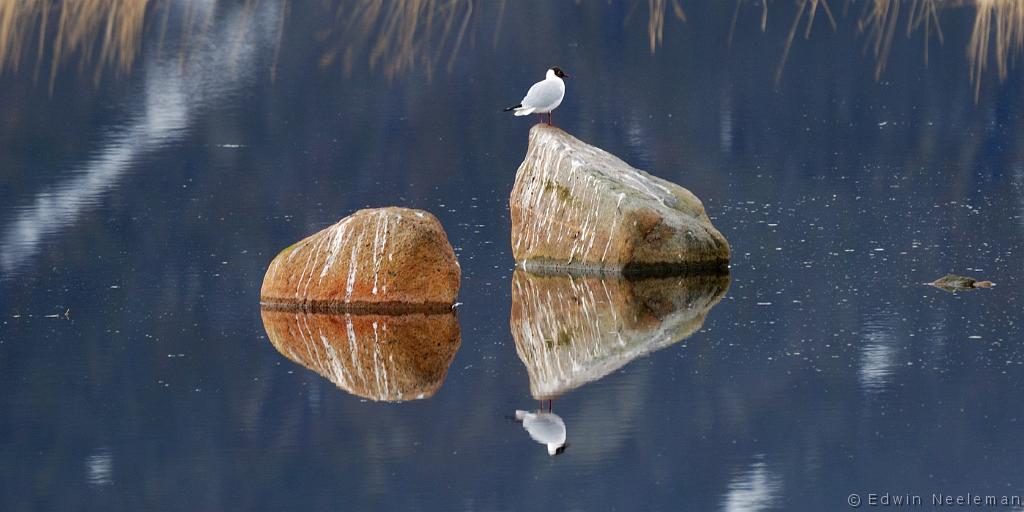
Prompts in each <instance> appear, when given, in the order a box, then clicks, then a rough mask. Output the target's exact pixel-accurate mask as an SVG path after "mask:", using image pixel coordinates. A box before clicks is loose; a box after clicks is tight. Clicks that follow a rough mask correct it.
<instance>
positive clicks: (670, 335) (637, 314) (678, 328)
mask: <svg viewBox="0 0 1024 512" xmlns="http://www.w3.org/2000/svg"><path fill="white" fill-rule="evenodd" d="M728 288H729V276H728V275H709V276H680V277H664V278H648V279H637V280H626V279H616V278H613V277H600V276H571V275H535V274H531V273H529V272H525V271H522V270H518V269H517V270H516V271H515V275H514V276H513V277H512V319H511V321H510V323H511V326H512V338H513V339H514V340H515V343H516V352H517V353H518V354H519V359H521V360H522V361H523V364H524V365H526V371H527V373H528V374H529V375H530V394H532V395H533V397H534V398H536V399H538V400H547V399H551V398H556V397H558V396H559V395H562V394H564V393H566V392H568V391H571V390H573V389H575V388H578V387H580V386H582V385H584V384H586V383H588V382H592V381H595V380H598V379H600V378H602V377H604V376H606V375H608V374H610V373H612V372H614V371H615V370H618V369H619V368H621V367H622V366H624V365H626V364H628V363H629V362H630V361H632V360H634V359H636V358H637V357H640V356H643V355H646V354H648V353H651V352H653V351H655V350H659V349H662V348H665V347H667V346H669V345H671V344H673V343H678V342H680V341H682V340H684V339H686V338H688V337H690V336H691V335H693V333H695V332H697V330H699V329H700V328H701V326H702V325H703V324H704V318H705V317H706V316H707V314H708V311H710V310H711V308H713V307H714V306H715V305H716V304H718V301H720V300H721V299H722V297H723V296H724V295H725V292H726V290H728Z"/></svg>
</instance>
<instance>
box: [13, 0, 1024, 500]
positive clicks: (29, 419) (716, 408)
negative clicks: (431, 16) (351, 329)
mask: <svg viewBox="0 0 1024 512" xmlns="http://www.w3.org/2000/svg"><path fill="white" fill-rule="evenodd" d="M131 3H132V2H125V4H126V5H127V4H131ZM372 3H374V2H363V3H358V2H357V3H353V4H347V3H339V4H334V5H328V6H327V7H324V4H321V3H316V2H314V3H311V4H317V5H307V3H288V4H285V3H283V2H282V1H274V0H261V1H258V2H255V1H253V2H228V1H221V2H189V1H185V0H167V1H164V2H158V3H153V2H151V3H150V4H149V5H148V6H144V9H143V10H142V13H143V15H144V19H143V20H142V21H141V22H139V23H141V25H140V27H141V28H139V32H138V33H139V36H138V39H132V38H131V37H127V39H126V40H127V42H122V43H117V44H116V45H115V46H112V48H116V49H117V52H116V53H114V54H112V55H114V57H112V58H111V60H110V62H107V61H104V60H103V59H102V58H100V56H102V55H103V50H102V46H101V43H100V42H96V43H95V44H96V45H97V46H95V49H94V50H92V51H93V52H94V53H92V54H91V55H93V58H91V59H85V58H83V57H82V54H83V52H87V51H88V50H83V49H81V48H79V49H78V50H77V53H76V51H75V50H74V49H71V50H68V51H66V52H65V53H64V54H62V55H60V56H57V55H55V50H54V48H55V47H54V45H55V44H56V43H55V42H53V40H50V41H49V42H48V43H46V45H45V46H44V50H43V52H42V53H38V51H37V50H38V49H37V47H36V46H35V45H36V44H38V43H37V39H38V33H35V32H31V31H30V32H29V35H28V36H25V37H21V38H20V39H18V40H19V41H21V42H22V44H23V46H24V47H23V48H21V50H20V51H21V55H23V57H22V62H21V63H20V65H19V66H18V67H17V68H16V69H15V68H14V66H13V65H11V62H10V60H9V59H8V61H7V62H5V63H2V64H0V68H2V69H4V73H3V74H2V75H0V91H2V93H0V147H2V148H3V150H2V151H0V326H2V327H0V390H2V391H0V410H3V411H4V414H3V415H2V417H0V461H2V462H3V463H2V464H0V482H2V483H0V508H2V509H4V510H44V509H45V510H71V509H90V510H139V509H157V510H339V509H342V510H409V509H413V510H454V509H459V510H481V509H484V510H523V509H533V510H609V509H614V510H637V509H643V510H681V509H692V510H711V509H714V510H838V509H843V508H845V507H846V506H847V505H846V500H847V497H848V495H849V494H851V493H860V494H861V495H863V496H864V499H865V500H866V499H867V494H868V493H885V492H888V493H892V494H914V495H922V496H923V497H924V500H925V502H926V503H929V500H930V496H931V494H932V493H940V492H941V493H953V494H956V493H959V494H965V493H968V492H971V493H975V494H994V495H1019V494H1024V488H1022V487H1021V482H1020V478H1019V476H1020V472H1019V461H1020V460H1021V458H1022V457H1024V441H1022V439H1024V437H1022V436H1020V432H1021V428H1022V424H1024V418H1022V417H1021V415H1020V412H1019V411H1021V410H1024V407H1022V406H1024V400H1022V398H1021V397H1022V396H1024V395H1022V391H1024V348H1022V347H1021V346H1020V342H1021V341H1022V338H1021V325H1022V322H1024V315H1022V314H1021V296H1020V292H1019V284H1020V280H1019V277H1018V274H1019V269H1020V268H1021V254H1022V251H1024V217H1022V215H1024V158H1022V157H1024V144H1022V142H1024V140H1022V134H1024V131H1019V130H1021V129H1022V128H1024V127H1022V126H1021V121H1020V119H1021V114H1022V112H1021V110H1022V101H1024V97H1022V94H1021V90H1022V88H1021V85H1022V84H1021V77H1020V73H1019V71H1018V70H1017V69H1016V68H1012V67H1011V68H1009V70H1008V72H1007V76H1006V78H1005V80H1004V81H1000V80H999V79H998V75H997V71H996V69H995V67H994V66H995V65H994V63H990V64H989V68H988V69H987V71H986V72H985V74H984V75H983V80H982V81H981V85H980V88H979V89H978V91H979V92H978V96H977V99H975V84H974V83H972V82H971V80H970V78H969V75H968V70H969V68H970V62H969V61H968V60H967V59H965V57H964V51H963V50H964V48H965V47H966V46H967V44H968V41H969V40H970V37H971V31H972V27H973V23H974V11H973V9H971V8H968V7H963V8H949V9H944V10H942V11H941V12H940V13H939V14H940V21H941V27H942V31H943V38H944V39H943V42H942V43H941V44H940V43H939V42H938V41H937V40H936V39H935V37H934V34H933V35H932V38H931V39H929V40H928V42H925V41H924V39H923V33H922V32H920V31H917V32H913V33H912V35H911V37H910V38H904V33H903V31H902V27H903V23H904V22H905V20H904V19H903V18H901V21H900V27H901V29H900V31H899V32H898V34H897V36H896V39H895V43H894V44H893V48H892V51H891V52H890V54H889V55H888V58H887V61H886V62H887V65H886V68H885V71H884V72H883V73H882V74H881V76H880V78H879V79H878V80H877V81H876V80H875V72H876V65H877V62H878V61H877V60H876V59H875V58H874V56H873V54H872V52H871V51H870V48H869V51H867V52H865V51H864V48H865V44H867V42H868V41H869V39H868V35H867V34H861V35H859V34H858V33H857V30H856V26H857V21H858V19H859V16H860V15H861V14H860V11H859V7H857V6H855V7H854V8H852V9H851V10H850V11H849V12H847V13H845V14H843V13H842V11H841V9H839V6H833V7H834V8H835V11H836V12H835V16H836V17H837V25H838V26H837V29H836V30H835V31H833V30H832V29H831V27H830V26H829V25H828V23H827V22H826V20H824V19H822V18H818V19H816V21H815V24H814V25H813V27H812V30H811V33H810V37H809V39H807V40H804V39H802V37H803V35H804V28H805V22H801V23H800V25H799V30H798V36H797V37H796V38H795V39H794V42H793V44H792V47H791V48H790V50H789V53H788V56H787V59H786V63H785V67H784V68H783V72H782V74H781V75H780V78H779V80H778V82H776V80H775V78H776V73H777V71H778V70H779V64H780V62H781V57H782V55H783V51H784V48H785V43H786V38H787V36H788V32H789V29H790V27H791V22H792V20H793V19H794V16H796V15H797V11H796V10H795V9H792V8H791V6H790V5H789V4H787V5H778V6H773V10H772V11H771V12H770V13H769V17H768V21H767V27H766V31H765V32H763V33H762V32H761V26H760V24H761V14H762V11H761V6H760V4H746V3H745V4H742V8H741V9H740V10H739V14H738V16H737V21H736V26H735V32H734V35H733V39H732V42H731V44H728V37H727V36H728V33H729V29H730V24H731V20H732V15H733V8H734V5H733V4H732V2H689V1H687V2H683V3H682V7H683V8H684V9H685V14H686V17H687V21H686V22H685V23H684V22H682V21H680V20H677V19H676V18H675V16H674V14H673V11H672V3H671V2H668V3H667V10H666V11H665V12H666V16H667V19H666V20H665V21H664V26H663V28H662V31H663V36H662V40H661V43H660V44H657V45H655V46H656V48H655V50H654V51H653V52H652V51H651V45H650V41H649V39H648V22H649V19H650V18H649V12H648V10H647V8H648V5H647V3H645V2H637V3H636V4H635V5H633V4H631V3H628V2H623V3H618V2H615V3H611V4H608V3H607V2H583V3H574V2H568V3H550V2H539V1H538V2H526V3H522V2H514V3H513V2H507V3H487V4H482V3H478V2H474V3H472V4H462V3H453V5H457V6H458V8H457V9H455V10H454V11H450V12H449V11H445V12H449V14H448V15H447V16H449V18H445V17H444V15H441V14H439V15H438V16H439V17H438V18H435V23H436V25H435V26H434V27H433V28H432V29H430V30H425V31H424V32H417V33H418V34H419V33H426V34H433V35H431V36H429V37H425V38H424V39H422V40H421V39H417V38H413V39H412V40H411V41H406V42H402V41H404V40H403V39H401V37H399V35H396V34H395V33H394V32H393V31H391V32H389V29H388V25H387V24H386V23H384V22H378V23H373V22H372V20H371V21H366V19H364V18H366V17H367V16H369V15H368V14H366V13H367V11H366V10H365V9H363V7H365V5H368V4H372ZM833 3H835V2H833ZM424 4H425V5H428V6H430V8H437V9H441V8H443V6H442V7H437V6H436V5H434V4H435V3H431V2H424ZM655 4H657V2H655ZM26 5H27V4H26ZM467 5H471V10H469V9H468V8H467V7H466V6H467ZM361 6H362V7H361ZM14 10H15V11H17V8H15V9H14ZM820 15H821V14H820V13H819V14H818V16H820ZM903 15H906V12H904V14H903ZM100 16H101V19H106V18H103V16H106V14H104V13H100ZM129 16H130V15H129ZM803 16H806V13H804V14H803ZM52 19H55V18H51V20H52ZM83 19H84V18H83ZM399 19H401V20H405V21H408V18H399ZM414 19H415V17H414ZM449 19H450V21H451V27H450V28H449V29H448V32H444V30H443V29H444V26H445V25H444V23H445V22H446V21H445V20H449ZM130 21H131V20H128V21H122V22H121V23H124V24H129V25H130ZM48 23H52V21H51V22H48ZM82 23H83V24H84V26H85V27H86V28H88V29H89V30H92V31H96V30H99V29H97V28H95V27H93V26H92V25H89V24H88V22H87V21H82ZM463 24H465V25H463ZM100 26H102V25H100ZM463 26H465V28H463ZM90 27H92V28H90ZM32 34H34V35H32ZM445 34H446V35H445ZM460 34H461V36H460ZM129 35H130V34H129ZM10 37H13V36H10ZM44 39H46V38H44ZM388 42H390V43H388ZM385 43H388V44H390V45H391V46H388V44H385ZM110 44H114V43H110ZM382 44H384V46H383V47H381V46H380V45H382ZM926 44H927V47H928V48H929V61H928V64H927V66H926V65H925V64H924V62H923V48H924V47H925V45H926ZM381 48H383V49H381ZM0 55H2V53H0ZM37 55H39V56H40V57H38V58H37ZM121 55H125V57H124V58H123V59H122V58H121ZM122 61H125V62H126V63H124V62H122ZM54 63H56V64H54ZM555 64H557V65H559V66H560V67H562V68H563V69H565V70H566V71H567V72H568V73H569V74H570V75H572V78H571V79H570V80H569V82H568V93H567V96H566V100H565V102H564V103H563V105H562V106H561V107H560V108H559V109H558V110H557V111H556V112H555V116H554V120H555V122H556V124H557V125H558V126H560V127H562V128H563V129H565V130H567V131H569V132H570V133H572V134H574V135H575V136H577V137H579V138H581V139H583V140H585V141H587V142H590V143H593V144H596V145H598V146H600V147H602V148H604V149H606V150H608V151H610V152H612V153H614V154H616V155H618V156H620V157H621V158H623V159H624V160H626V161H627V162H629V163H630V164H632V165H634V166H636V167H639V168H642V169H645V170H648V171H650V172H652V173H654V174H656V175H658V176H660V177H663V178H666V179H669V180H672V181H675V182H677V183H680V184H681V185H683V186H685V187H687V188H689V189H690V190H692V191H693V192H694V193H695V194H697V195H698V196H699V197H700V198H701V199H702V200H703V201H704V203H705V206H706V208H707V211H708V213H709V215H710V216H711V217H712V219H713V221H714V223H715V225H716V226H717V227H718V228H719V230H720V231H722V233H723V234H724V235H725V236H726V237H727V238H728V239H729V241H730V243H731V244H732V249H733V254H734V258H733V261H732V266H731V274H730V276H729V282H728V286H727V287H726V288H725V291H724V296H722V297H721V298H720V302H718V303H717V305H713V307H711V308H710V309H709V310H708V311H707V312H706V317H704V318H703V320H702V323H700V324H698V325H699V328H698V329H696V330H694V331H693V332H685V333H683V332H680V337H682V335H683V334H685V335H688V337H685V338H683V339H678V340H674V341H675V342H674V343H667V344H663V343H660V342H659V343H658V345H657V347H656V348H657V349H656V350H653V351H645V350H642V351H639V352H641V353H643V354H644V355H642V356H641V357H638V358H636V359H633V360H629V361H626V362H624V363H623V364H621V365H617V366H616V365H612V366H609V367H608V368H611V369H610V370H608V372H604V371H603V370H602V371H597V372H595V373H593V374H588V378H587V379H585V380H580V381H578V382H573V383H572V384H574V385H573V386H569V387H568V389H565V390H563V391H565V392H564V394H561V395H560V396H559V397H558V398H557V399H555V400H554V403H553V407H552V409H553V412H555V413H556V414H558V415H559V416H560V417H561V418H562V419H563V420H564V422H565V424H566V429H567V438H568V441H569V447H568V448H567V449H566V450H565V452H564V453H563V454H561V455H558V456H555V457H552V456H549V455H548V453H547V451H546V449H545V447H544V446H542V445H539V444H537V443H535V442H534V441H533V440H531V439H530V437H529V435H527V433H526V432H525V431H524V430H523V428H522V427H521V426H520V425H519V424H518V423H516V422H515V421H514V420H513V419H512V417H513V415H514V412H515V410H517V409H534V408H537V407H539V406H540V403H539V402H538V401H537V399H536V398H535V397H534V396H533V393H532V388H531V373H530V372H531V369H532V368H533V367H532V366H531V365H530V361H526V362H525V363H524V360H523V359H521V357H522V356H521V354H520V351H521V350H517V349H518V348H519V347H517V340H516V338H515V337H514V336H513V334H514V331H515V329H516V327H517V325H521V324H517V322H516V317H515V315H514V313H513V310H514V308H515V307H516V306H515V305H514V303H513V301H514V299H515V297H516V293H517V292H516V291H515V290H516V289H515V284H514V281H515V280H516V277H515V276H514V273H513V267H514V262H513V261H512V257H511V251H510V248H509V238H510V221H509V217H508V205H507V200H508V194H509V192H510V191H511V188H512V183H513V180H514V175H515V170H516V168H517V166H518V164H519V162H520V161H521V160H522V157H523V155H524V153H525V150H526V137H527V131H528V129H529V126H530V125H531V123H532V122H533V120H527V119H520V118H512V117H510V116H508V115H507V114H504V113H502V112H501V109H502V108H503V107H505V106H507V105H509V104H514V103H515V102H517V101H518V100H519V98H520V97H521V95H522V94H523V92H524V91H525V89H526V88H527V87H528V86H529V85H530V84H531V83H533V82H534V81H536V80H539V79H540V78H541V77H542V76H543V71H544V69H545V68H547V67H549V66H551V65H555ZM54 66H55V68H56V72H53V73H51V69H52V68H53V67H54ZM51 76H52V78H51ZM385 205H401V206H408V207H415V208H423V209H427V210H429V211H431V212H433V213H434V214H435V215H437V216H438V217H439V219H440V220H441V221H442V223H443V224H444V226H445V227H446V229H447V231H448V234H449V237H450V239H451V241H452V244H453V245H454V246H455V248H456V252H457V254H458V256H459V260H460V263H461V265H462V272H463V282H462V290H461V293H460V298H459V300H460V302H462V303H463V304H462V306H460V308H459V309H458V312H457V323H458V326H457V327H458V332H459V333H460V337H461V344H460V345H458V348H457V352H455V354H454V357H453V359H451V362H450V364H449V365H448V367H447V368H446V369H445V371H446V374H444V376H443V382H442V383H441V385H440V386H439V387H437V389H436V390H434V391H432V393H433V394H432V395H431V396H424V397H423V398H422V399H414V400H409V401H405V402H402V403H389V402H378V401H374V400H373V396H374V395H372V394H371V393H364V396H360V395H359V394H350V393H348V392H346V391H345V390H343V389H341V388H339V387H338V386H337V385H336V384H335V382H332V381H331V380H329V378H325V376H324V375H322V374H321V373H318V372H316V371H311V370H310V369H307V368H306V367H304V366H302V365H300V364H296V363H295V362H293V361H292V360H291V359H289V358H288V357H287V356H286V355H284V354H282V353H281V352H279V351H278V350H277V349H276V348H275V346H274V344H272V343H271V342H270V340H269V339H268V336H267V332H266V331H265V329H264V322H263V319H262V318H261V312H260V309H259V304H258V294H259V287H260V283H261V280H262V277H263V272H264V270H265V268H266V265H267V264H268V263H269V262H270V260H271V259H272V257H273V256H274V255H275V254H276V253H277V252H278V251H279V250H280V249H281V248H283V247H286V246H287V245H290V244H291V243H293V242H295V241H296V240H298V239H300V238H301V237H304V236H306V235H307V234H309V233H312V232H314V231H316V230H319V229H321V228H323V227H326V226H327V225H329V224H331V223H333V222H335V221H337V220H338V219H339V218H341V217H343V216H345V215H347V214H349V213H351V212H352V211H354V210H356V209H358V208H363V207H368V206H385ZM948 272H955V273H959V274H965V275H971V276H975V277H978V278H983V279H988V280H991V281H994V282H995V283H996V284H997V285H996V287H994V288H992V289H988V290H979V291H975V292H971V293H960V294H949V293H945V292H943V291H941V290H938V289H934V288H930V287H927V286H923V285H922V284H921V283H924V282H928V281H931V280H933V279H935V278H937V277H940V276H942V275H944V274H946V273H948ZM557 286H563V285H557ZM572 286H577V287H581V286H582V287H584V288H586V289H589V290H598V289H599V288H598V287H597V285H596V284H585V286H584V284H581V283H574V284H571V285H569V287H570V288H569V289H570V292H567V293H570V294H571V293H572V291H571V290H572ZM561 289H564V287H563V288H561ZM578 289H579V288H578ZM601 289H602V290H603V289H604V288H601ZM609 293H612V292H609ZM609 296H610V295H609ZM537 306H538V307H541V308H543V307H544V306H545V305H544V304H539V305H537ZM595 307H598V308H600V307H604V306H600V305H598V306H595ZM600 311H602V313H601V314H610V313H608V311H616V312H617V311H619V310H616V309H612V310H609V309H601V310H600ZM556 316H557V315H556ZM655 318H659V319H660V318H661V317H657V316H656V315H655ZM650 321H651V322H653V320H650ZM337 325H344V324H343V323H341V324H337ZM651 325H653V324H644V326H643V328H644V329H646V328H652V329H655V330H656V327H651ZM659 325H660V324H659ZM638 329H639V328H638ZM640 330H642V329H640ZM555 338H557V336H556V337H555ZM552 340H553V341H554V342H555V343H557V342H558V340H557V339H554V338H552ZM540 346H542V347H543V346H545V345H544V342H543V339H542V341H541V345H540ZM442 359H443V358H442ZM442 362H443V361H442ZM542 363H543V362H542ZM616 364H617V363H616ZM441 366H443V364H442V365H441ZM537 368H544V367H543V366H537ZM434 375H435V374H434V373H431V376H434ZM594 375H597V378H596V379H590V377H593V376H594ZM431 378H434V377H431ZM576 384H578V385H576ZM416 389H418V388H416ZM365 395H370V396H369V397H367V396H365Z"/></svg>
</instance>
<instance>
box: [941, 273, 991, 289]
mask: <svg viewBox="0 0 1024 512" xmlns="http://www.w3.org/2000/svg"><path fill="white" fill-rule="evenodd" d="M928 284H930V285H932V286H934V287H936V288H939V289H942V290H946V291H947V292H961V291H964V290H973V289H975V288H991V287H993V286H995V283H993V282H992V281H977V280H975V279H974V278H970V277H964V276H958V275H956V274H947V275H946V276H945V277H941V278H939V279H936V280H934V281H932V282H930V283H928Z"/></svg>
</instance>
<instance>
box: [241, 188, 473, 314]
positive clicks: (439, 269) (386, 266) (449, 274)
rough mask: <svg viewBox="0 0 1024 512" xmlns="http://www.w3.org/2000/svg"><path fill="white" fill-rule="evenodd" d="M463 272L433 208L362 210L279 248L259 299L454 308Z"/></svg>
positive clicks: (391, 308)
mask: <svg viewBox="0 0 1024 512" xmlns="http://www.w3.org/2000/svg"><path fill="white" fill-rule="evenodd" d="M459 277H460V269H459V263H458V261H456V259H455V251H453V250H452V246H451V244H449V243H448V236H447V235H446V234H445V232H444V228H442V227H441V223H440V222H438V220H437V218H435V217H434V216H433V215H431V214H430V213H428V212H425V211H421V210H411V209H408V208H394V207H392V208H377V209H370V210H359V211H357V212H355V213H353V214H352V215H349V216H348V217H345V218H344V219H341V221H339V222H338V223H337V224H334V225H333V226H331V227H328V228H327V229H324V230H322V231H320V232H318V233H315V234H313V235H312V236H309V237H308V238H306V239H304V240H302V241H300V242H299V243H297V244H295V245H292V246H291V247H288V248H287V249H285V250H283V251H281V253H280V254H278V255H277V257H275V258H274V261H272V262H271V263H270V267H269V268H268V269H267V274H266V276H265V277H264V278H263V287H262V289H261V290H260V301H261V302H262V303H263V304H264V305H271V306H275V307H283V306H287V307H294V308H299V309H305V310H334V311H363V310H373V311H374V312H383V311H388V312H397V311H410V310H413V311H417V310H436V311H440V310H446V309H447V310H450V309H451V306H452V304H454V303H455V298H456V297H457V296H458V293H459Z"/></svg>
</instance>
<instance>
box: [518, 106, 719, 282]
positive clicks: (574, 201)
mask: <svg viewBox="0 0 1024 512" xmlns="http://www.w3.org/2000/svg"><path fill="white" fill-rule="evenodd" d="M510 207H511V213H512V254H513V256H514V257H515V259H516V261H517V262H520V263H521V264H522V266H523V267H524V268H527V269H529V268H570V269H573V268H575V269H584V270H600V271H613V272H614V271H625V272H632V271H638V272H647V271H658V270H664V271H679V270H692V269H706V268H723V267H725V266H726V265H727V264H728V262H729V255H730V250H729V243H728V242H727V241H726V240H725V237H723V236H722V234H721V233H719V232H718V230H717V229H715V227H714V226H712V225H711V220H710V219H708V216H707V214H705V213H704V205H703V204H702V203H701V202H700V200H699V199H697V197H696V196H695V195H693V194H692V193H690V191H689V190H686V189H685V188H683V187H680V186H679V185H676V184H674V183H671V182H668V181H665V180H663V179H660V178H656V177H654V176H651V175H650V174H647V173H646V172H644V171H641V170H638V169H634V168H632V167H630V166H629V165H627V164H626V163H625V162H623V161H622V160H619V159H618V158H616V157H615V156H614V155H611V154H609V153H607V152H605V151H602V150H601V149H598V148H596V147H594V146H591V145H589V144H586V143H584V142H582V141H580V140H579V139H576V138H575V137H573V136H571V135H569V134H567V133H565V132H564V131H562V130H559V129H558V128H554V127H551V126H547V125H540V124H539V125H536V126H534V127H533V128H531V129H530V145H529V149H527V151H526V159H525V160H523V163H522V165H520V166H519V171H518V172H517V173H516V182H515V186H514V187H513V189H512V197H511V200H510Z"/></svg>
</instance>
